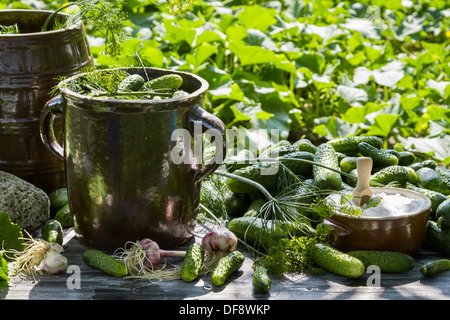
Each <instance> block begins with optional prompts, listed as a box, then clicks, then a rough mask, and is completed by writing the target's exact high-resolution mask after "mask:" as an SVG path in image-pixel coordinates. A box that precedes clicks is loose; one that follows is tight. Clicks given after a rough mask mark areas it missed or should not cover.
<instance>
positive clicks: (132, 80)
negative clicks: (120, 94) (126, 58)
mask: <svg viewBox="0 0 450 320" xmlns="http://www.w3.org/2000/svg"><path fill="white" fill-rule="evenodd" d="M144 82H145V80H144V78H143V77H142V76H140V75H138V74H130V75H129V76H127V77H126V78H125V79H123V80H122V81H121V82H120V83H119V86H118V90H119V91H139V90H140V89H141V88H142V86H143V85H144Z"/></svg>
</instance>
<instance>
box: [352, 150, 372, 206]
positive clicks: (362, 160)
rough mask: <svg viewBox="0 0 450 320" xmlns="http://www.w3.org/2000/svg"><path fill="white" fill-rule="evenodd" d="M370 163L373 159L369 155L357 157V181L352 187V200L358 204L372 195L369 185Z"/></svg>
mask: <svg viewBox="0 0 450 320" xmlns="http://www.w3.org/2000/svg"><path fill="white" fill-rule="evenodd" d="M372 164H373V161H372V158H370V157H359V158H358V160H357V162H356V168H357V171H358V182H357V184H356V187H355V189H353V196H354V198H353V200H354V201H355V203H356V204H357V205H359V206H361V205H363V204H364V203H365V202H367V201H368V199H370V198H372V195H373V193H372V190H371V189H370V185H369V180H370V173H371V171H372Z"/></svg>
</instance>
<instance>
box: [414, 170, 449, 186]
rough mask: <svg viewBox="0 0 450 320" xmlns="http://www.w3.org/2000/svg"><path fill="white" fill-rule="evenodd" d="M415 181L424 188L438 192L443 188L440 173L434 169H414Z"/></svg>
mask: <svg viewBox="0 0 450 320" xmlns="http://www.w3.org/2000/svg"><path fill="white" fill-rule="evenodd" d="M416 174H417V181H418V183H419V185H420V186H422V187H423V188H425V189H428V190H432V191H436V192H440V191H441V190H442V188H443V182H442V178H441V175H440V174H439V173H438V172H437V171H436V170H434V169H431V168H427V167H423V168H420V169H419V170H417V171H416Z"/></svg>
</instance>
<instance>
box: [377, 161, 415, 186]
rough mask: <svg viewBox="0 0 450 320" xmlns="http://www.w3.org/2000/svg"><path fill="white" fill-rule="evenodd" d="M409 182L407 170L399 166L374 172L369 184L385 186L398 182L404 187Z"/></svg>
mask: <svg viewBox="0 0 450 320" xmlns="http://www.w3.org/2000/svg"><path fill="white" fill-rule="evenodd" d="M408 180H409V172H408V170H407V169H406V168H405V167H403V166H399V165H393V166H388V167H385V168H383V169H381V170H380V171H377V172H375V173H374V174H373V175H372V176H371V177H370V182H374V183H381V184H383V185H387V184H389V183H392V182H395V181H396V182H398V183H399V184H400V185H401V186H404V185H405V184H406V183H407V182H408Z"/></svg>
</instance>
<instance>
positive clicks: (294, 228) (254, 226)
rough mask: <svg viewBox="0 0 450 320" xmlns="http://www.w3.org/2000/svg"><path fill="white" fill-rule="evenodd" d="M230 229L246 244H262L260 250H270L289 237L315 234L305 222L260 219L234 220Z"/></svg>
mask: <svg viewBox="0 0 450 320" xmlns="http://www.w3.org/2000/svg"><path fill="white" fill-rule="evenodd" d="M228 229H229V230H230V231H231V232H233V233H234V234H235V235H236V237H238V238H239V239H241V240H242V241H244V242H245V243H247V244H249V245H255V244H260V247H261V248H260V249H264V250H268V249H269V248H270V247H272V246H274V245H276V244H277V243H278V241H280V240H281V239H283V238H287V237H289V235H294V236H297V237H302V236H308V235H311V234H314V233H315V230H314V229H313V228H312V227H311V226H309V225H307V224H306V223H303V222H297V223H290V222H281V221H277V222H274V220H265V219H262V218H259V217H239V218H234V219H232V220H231V221H230V222H229V223H228Z"/></svg>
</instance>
